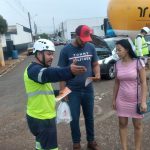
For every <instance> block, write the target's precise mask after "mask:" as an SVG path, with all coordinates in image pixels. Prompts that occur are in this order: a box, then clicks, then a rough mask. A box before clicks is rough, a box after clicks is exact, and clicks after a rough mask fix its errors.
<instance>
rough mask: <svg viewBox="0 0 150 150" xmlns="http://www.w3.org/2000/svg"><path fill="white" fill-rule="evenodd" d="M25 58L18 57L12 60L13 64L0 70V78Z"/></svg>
mask: <svg viewBox="0 0 150 150" xmlns="http://www.w3.org/2000/svg"><path fill="white" fill-rule="evenodd" d="M26 57H27V56H25V55H24V56H19V58H18V59H16V60H14V62H11V64H9V65H7V66H6V68H4V69H2V70H0V77H2V76H3V75H5V74H6V73H8V72H9V71H11V70H12V69H13V68H15V67H16V65H17V64H19V63H20V62H22V61H23V60H24V59H25V58H26Z"/></svg>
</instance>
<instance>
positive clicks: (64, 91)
mask: <svg viewBox="0 0 150 150" xmlns="http://www.w3.org/2000/svg"><path fill="white" fill-rule="evenodd" d="M60 93H61V94H59V95H58V96H56V102H58V101H60V100H62V99H63V98H64V97H66V96H67V95H68V94H69V93H71V90H70V89H69V88H68V87H65V88H64V89H63V90H61V92H60Z"/></svg>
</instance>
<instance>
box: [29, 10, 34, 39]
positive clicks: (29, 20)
mask: <svg viewBox="0 0 150 150" xmlns="http://www.w3.org/2000/svg"><path fill="white" fill-rule="evenodd" d="M28 19H29V25H30V31H31V38H32V42H33V34H32V27H31V19H30V13H29V12H28Z"/></svg>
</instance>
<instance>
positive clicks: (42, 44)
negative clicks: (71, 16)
mask: <svg viewBox="0 0 150 150" xmlns="http://www.w3.org/2000/svg"><path fill="white" fill-rule="evenodd" d="M44 50H47V51H53V52H54V51H55V46H54V44H53V42H52V41H50V40H47V39H39V40H37V41H36V42H35V43H34V45H33V53H35V52H36V51H44Z"/></svg>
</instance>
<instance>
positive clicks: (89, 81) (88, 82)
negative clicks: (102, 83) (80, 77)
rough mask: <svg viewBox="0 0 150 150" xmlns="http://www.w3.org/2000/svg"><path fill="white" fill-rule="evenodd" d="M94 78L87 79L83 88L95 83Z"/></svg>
mask: <svg viewBox="0 0 150 150" xmlns="http://www.w3.org/2000/svg"><path fill="white" fill-rule="evenodd" d="M96 80H97V78H96V77H88V78H87V79H86V81H85V87H86V86H88V85H89V84H90V83H91V82H93V81H96Z"/></svg>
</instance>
